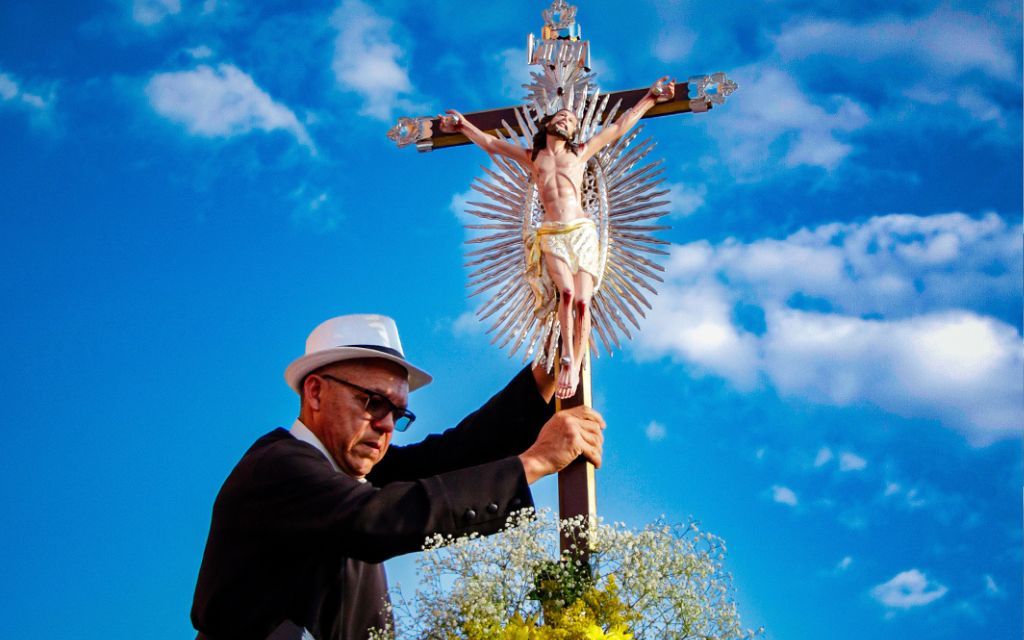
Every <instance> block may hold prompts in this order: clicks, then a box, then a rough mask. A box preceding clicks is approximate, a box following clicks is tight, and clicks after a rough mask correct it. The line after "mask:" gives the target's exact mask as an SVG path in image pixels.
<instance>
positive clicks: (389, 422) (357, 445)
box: [309, 359, 409, 478]
mask: <svg viewBox="0 0 1024 640" xmlns="http://www.w3.org/2000/svg"><path fill="white" fill-rule="evenodd" d="M317 373H318V374H319V373H326V374H329V375H331V376H334V377H336V378H340V379H342V380H346V381H348V382H351V383H353V384H357V385H359V386H360V387H364V388H366V389H368V390H370V391H374V392H376V393H379V394H380V395H382V396H384V397H386V398H387V399H389V400H390V401H391V402H392V403H394V405H395V406H396V407H406V406H407V405H408V404H409V382H408V373H407V372H406V370H405V369H404V368H403V367H401V366H399V365H397V364H395V363H393V362H389V361H387V360H376V359H369V360H356V361H351V362H339V363H338V364H336V365H332V366H329V367H325V368H324V369H322V370H319V371H317ZM319 397H320V403H319V409H318V410H317V411H316V412H315V413H314V415H315V420H316V422H317V425H316V426H317V429H315V432H316V433H317V436H318V437H319V438H320V441H321V442H323V444H324V446H325V447H326V448H327V450H328V451H329V452H331V455H332V456H333V457H334V461H335V462H337V463H338V466H339V467H341V470H342V471H344V472H345V473H346V474H348V475H350V476H352V477H353V478H362V477H364V476H366V474H368V473H370V470H371V469H372V468H373V465H375V464H377V463H378V462H380V460H381V458H383V457H384V454H385V453H387V450H388V446H389V445H390V444H391V436H392V435H393V434H394V431H395V422H394V418H393V417H392V416H391V415H390V414H388V415H386V416H385V417H384V418H382V419H380V420H373V418H371V417H370V415H369V414H368V413H366V411H365V409H364V407H365V406H366V394H364V393H362V392H361V391H357V390H356V389H353V388H351V387H349V386H347V385H344V384H340V383H337V382H335V381H333V380H330V379H326V378H321V384H320V396H319ZM309 426H310V427H311V428H312V425H309Z"/></svg>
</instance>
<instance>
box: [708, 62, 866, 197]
mask: <svg viewBox="0 0 1024 640" xmlns="http://www.w3.org/2000/svg"><path fill="white" fill-rule="evenodd" d="M730 76H734V77H735V79H736V81H737V82H738V83H739V85H740V86H741V87H742V90H743V96H744V98H743V100H734V101H732V102H730V103H729V108H728V109H725V110H724V111H723V113H721V114H719V115H718V116H717V117H716V118H715V119H714V122H713V123H712V122H710V121H709V122H708V124H707V125H706V126H708V127H709V129H710V131H711V132H712V134H713V135H715V136H716V137H718V138H719V139H720V140H721V145H720V146H721V148H722V150H723V151H724V153H725V158H726V160H727V161H728V162H729V164H730V166H732V167H733V170H734V172H736V173H737V174H738V175H739V176H741V177H746V178H753V177H756V176H757V175H758V173H759V171H760V170H761V168H762V167H764V166H770V165H773V164H778V161H781V163H782V164H783V165H785V166H787V167H797V166H801V165H807V166H813V167H819V168H822V169H825V170H829V171H831V170H832V169H835V168H836V167H838V166H839V164H840V163H841V162H842V161H843V160H844V159H845V158H846V157H847V156H848V155H849V154H850V153H851V152H852V151H853V147H852V145H851V144H849V143H848V142H847V141H845V139H844V138H845V136H846V135H847V134H849V133H851V132H854V131H857V130H858V129H861V128H863V127H864V126H865V125H867V124H868V122H869V117H868V115H867V113H866V112H865V110H864V108H863V107H862V106H861V105H860V104H859V103H857V102H855V101H854V100H852V99H850V98H848V97H846V96H832V97H830V98H827V99H826V100H825V103H824V104H822V103H819V102H815V101H813V100H812V98H811V97H810V96H808V95H807V94H806V93H804V92H803V91H802V90H801V88H800V87H799V85H798V84H797V81H796V79H795V78H794V77H793V76H791V75H789V74H788V73H786V72H785V71H783V70H781V69H779V68H776V67H774V66H769V65H767V64H763V65H762V64H759V65H752V66H748V67H744V68H741V69H737V70H736V71H735V73H734V74H730Z"/></svg>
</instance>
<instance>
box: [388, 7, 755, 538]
mask: <svg viewBox="0 0 1024 640" xmlns="http://www.w3.org/2000/svg"><path fill="white" fill-rule="evenodd" d="M543 15H544V19H545V26H544V29H543V31H542V36H541V39H540V40H539V41H537V40H535V38H534V36H533V34H531V35H530V36H529V40H528V44H527V54H528V56H529V60H528V62H529V63H530V64H534V65H552V66H551V68H552V69H554V66H553V65H555V64H559V65H563V66H564V65H568V66H573V67H578V68H580V69H582V70H584V71H588V72H589V70H590V69H589V66H590V61H589V60H590V49H589V42H587V41H584V40H582V39H581V36H580V29H579V26H578V25H577V24H576V22H575V15H576V8H575V7H573V6H571V5H568V4H566V2H565V0H554V2H553V3H552V5H551V7H550V8H549V9H547V10H546V11H544V12H543ZM679 77H686V76H679ZM524 86H525V85H524ZM735 90H736V84H735V83H734V82H732V81H731V80H729V79H728V78H727V77H726V76H725V74H724V73H714V74H710V75H705V76H691V77H689V79H688V80H687V82H685V83H684V82H680V83H679V84H678V85H677V88H676V94H675V96H674V98H673V99H672V100H669V101H666V102H662V103H658V104H656V105H655V106H654V107H653V108H651V109H650V110H649V111H648V112H647V113H646V114H645V115H644V116H643V117H644V118H645V119H646V118H658V117H661V116H669V115H674V114H680V113H701V112H705V111H708V110H709V109H711V108H712V106H713V105H715V104H722V103H723V102H724V101H725V98H726V97H727V96H728V95H730V94H731V93H732V92H733V91H735ZM647 92H648V88H647V87H643V88H640V89H626V90H624V91H617V92H614V93H612V94H610V96H609V103H611V104H615V103H616V102H618V101H620V100H621V106H620V111H619V113H622V112H624V111H625V110H627V109H629V108H631V107H633V106H634V105H636V104H637V103H638V102H639V101H640V100H641V99H642V98H643V97H644V96H645V95H646V94H647ZM691 93H692V95H691ZM516 108H517V107H504V108H500V109H491V110H487V111H477V112H473V113H467V114H464V117H465V118H466V119H467V120H469V121H470V122H472V123H473V124H474V125H476V126H477V127H478V128H479V129H481V130H483V131H484V132H486V133H489V134H491V135H498V136H499V137H501V135H502V131H503V130H508V129H511V130H513V131H515V133H516V134H518V135H520V136H523V135H527V134H528V132H524V131H523V129H522V121H521V120H520V119H519V118H518V117H517V116H516V113H515V110H516ZM609 113H610V112H602V113H601V115H600V117H601V118H605V117H608V114H609ZM601 123H602V124H605V123H604V122H603V120H602V122H601ZM440 125H441V116H421V117H417V118H408V117H403V118H400V119H399V121H398V123H397V124H396V125H395V126H394V127H393V128H392V129H391V130H390V131H389V132H388V137H389V138H390V139H391V140H392V141H394V142H395V143H396V144H397V145H398V146H399V147H405V146H408V145H413V144H414V145H416V149H417V150H418V151H420V152H427V151H435V150H440V149H449V148H453V147H458V146H462V145H466V144H470V141H469V139H468V138H466V136H464V135H463V134H462V133H445V132H443V131H442V130H441V126H440ZM584 357H585V360H584V366H583V370H582V372H581V380H580V384H579V385H578V387H577V390H576V395H575V396H573V397H572V398H567V399H565V400H556V409H557V410H561V409H569V408H572V407H578V406H588V407H590V406H593V404H592V395H591V371H590V354H589V351H588V352H587V353H586V354H585V355H584ZM557 373H558V371H557V370H556V371H555V374H556V376H557ZM558 511H559V516H560V518H562V519H566V518H572V517H575V516H584V517H586V518H587V519H588V521H589V522H591V523H593V522H594V520H595V517H596V515H597V500H596V483H595V478H594V466H593V465H592V464H590V463H589V462H588V461H587V460H585V459H584V458H582V457H581V458H579V459H577V460H576V461H575V462H573V463H572V464H570V465H569V466H568V467H566V468H565V469H563V470H562V471H561V472H560V473H559V474H558ZM571 542H572V541H571V540H568V539H566V538H563V540H562V549H563V551H564V550H566V548H567V546H568V545H569V544H570V543H571ZM579 553H581V554H582V555H584V556H586V550H585V549H584V550H581V551H579Z"/></svg>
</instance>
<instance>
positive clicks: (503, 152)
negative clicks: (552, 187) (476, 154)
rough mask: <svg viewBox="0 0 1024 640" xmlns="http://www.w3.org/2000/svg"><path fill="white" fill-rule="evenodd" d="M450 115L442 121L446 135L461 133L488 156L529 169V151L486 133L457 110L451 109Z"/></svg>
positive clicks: (442, 128)
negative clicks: (507, 159) (503, 159)
mask: <svg viewBox="0 0 1024 640" xmlns="http://www.w3.org/2000/svg"><path fill="white" fill-rule="evenodd" d="M448 114H449V115H448V117H445V118H442V119H441V130H442V131H444V132H445V133H456V132H457V133H461V134H462V135H464V136H466V137H467V138H469V141H470V142H472V143H473V144H475V145H476V146H478V147H480V148H481V149H483V150H484V151H486V152H487V153H488V154H490V155H499V156H505V157H506V158H511V159H513V160H515V161H516V162H518V163H519V164H521V165H523V166H524V167H527V168H529V166H530V153H529V149H524V148H523V147H520V146H519V145H515V144H512V143H510V142H505V141H504V140H500V139H498V138H496V137H495V136H492V135H490V134H488V133H484V132H483V131H481V130H480V128H479V127H477V126H476V125H475V124H473V123H472V122H470V121H469V120H467V119H466V116H464V115H462V114H461V113H459V112H458V111H456V110H455V109H449V110H448Z"/></svg>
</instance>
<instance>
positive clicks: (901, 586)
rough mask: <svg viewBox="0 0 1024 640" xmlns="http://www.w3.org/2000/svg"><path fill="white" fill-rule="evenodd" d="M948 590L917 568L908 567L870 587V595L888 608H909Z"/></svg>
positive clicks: (937, 597) (926, 602)
mask: <svg viewBox="0 0 1024 640" xmlns="http://www.w3.org/2000/svg"><path fill="white" fill-rule="evenodd" d="M948 591H949V589H947V588H946V587H945V586H943V585H941V584H939V583H937V582H932V581H930V580H928V578H927V576H925V575H924V574H923V573H921V572H920V571H918V570H917V569H910V570H909V571H903V572H902V573H898V574H896V575H895V576H894V577H893V578H892V579H891V580H889V581H888V582H885V583H882V584H880V585H878V586H876V587H874V588H873V589H871V597H873V598H874V599H875V600H877V601H878V602H880V603H882V604H883V605H885V606H886V607H889V608H890V609H910V608H913V607H921V606H924V605H927V604H931V603H932V602H935V601H936V600H938V599H939V598H941V597H942V596H944V595H946V593H947V592H948Z"/></svg>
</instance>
